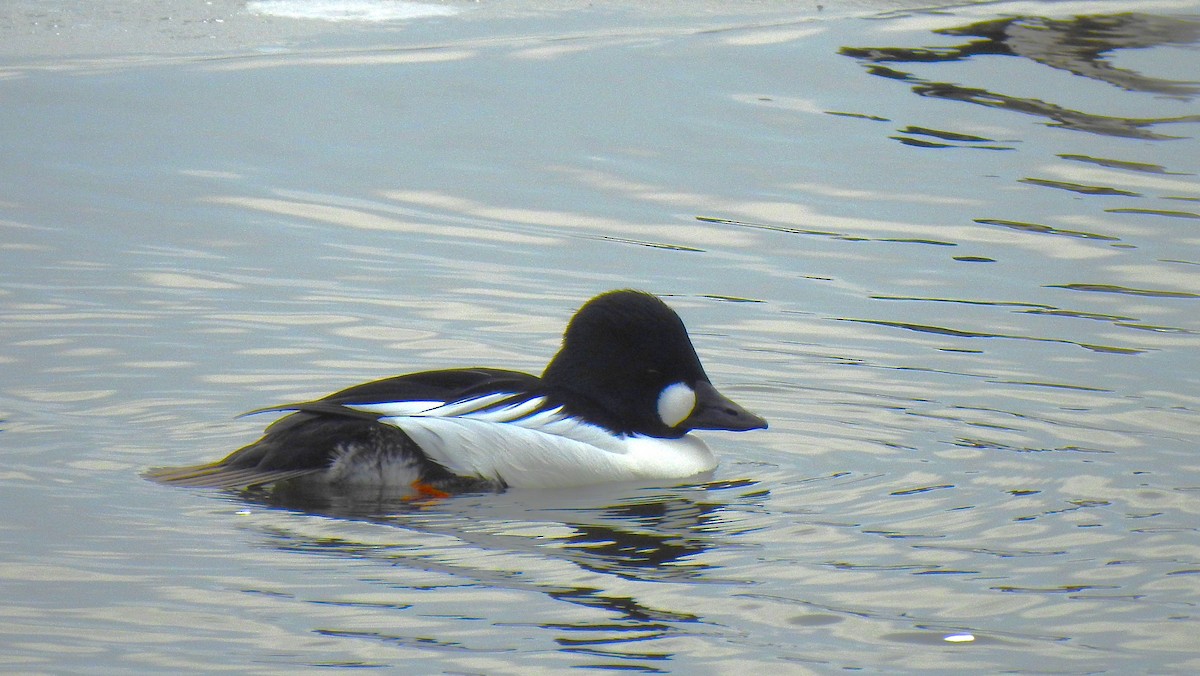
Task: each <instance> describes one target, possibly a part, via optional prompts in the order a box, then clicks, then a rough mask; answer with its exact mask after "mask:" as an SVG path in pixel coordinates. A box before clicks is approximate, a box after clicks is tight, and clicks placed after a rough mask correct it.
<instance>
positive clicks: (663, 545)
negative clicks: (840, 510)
mask: <svg viewBox="0 0 1200 676" xmlns="http://www.w3.org/2000/svg"><path fill="white" fill-rule="evenodd" d="M613 493H616V494H618V495H625V496H628V497H624V498H621V499H619V500H617V501H613V502H607V503H606V502H603V501H612V500H613V497H612V495H613ZM768 497H769V495H768V493H767V492H766V491H765V490H763V489H761V488H757V487H755V485H754V482H751V481H744V480H740V481H726V482H713V483H708V484H702V485H695V486H683V487H679V488H675V489H649V488H647V489H641V490H638V489H636V488H634V487H629V486H622V487H616V488H615V489H614V488H612V487H602V488H601V487H597V488H588V489H582V490H580V491H572V492H565V491H548V492H541V493H538V492H534V493H533V494H525V495H521V494H519V493H515V492H510V493H508V494H495V495H487V496H480V497H478V498H475V497H473V496H470V495H465V496H459V497H457V498H455V499H453V500H446V501H425V502H412V501H386V500H378V501H372V500H364V499H363V496H361V495H340V496H325V498H324V500H322V501H321V504H320V505H317V504H314V501H313V500H314V498H313V496H312V495H311V494H310V493H306V494H299V495H298V494H289V493H288V492H287V491H271V490H269V489H259V490H256V491H251V492H247V493H243V494H241V495H238V496H236V499H237V500H239V501H242V502H245V503H246V504H247V505H249V506H251V507H253V506H256V505H264V506H270V507H271V508H284V509H289V510H300V511H301V512H302V513H304V514H311V515H321V516H326V517H333V518H336V519H339V520H341V521H339V523H342V524H358V526H357V527H356V528H352V529H348V528H341V527H339V528H336V529H334V528H331V527H330V525H329V523H328V522H313V521H311V520H308V519H305V520H290V521H289V520H286V519H279V518H276V517H275V516H274V515H272V514H271V513H269V512H268V513H265V514H264V515H262V516H261V517H260V519H261V524H262V525H260V526H255V527H254V528H255V529H256V530H260V531H261V537H262V538H263V539H264V540H265V541H266V542H267V543H269V545H270V546H271V547H273V548H275V549H277V550H279V551H281V552H300V553H306V554H312V555H319V556H323V557H334V558H336V559H345V560H354V561H358V562H364V563H367V564H369V566H370V569H371V570H373V571H377V572H375V573H370V574H369V575H370V577H375V576H376V575H377V574H379V572H382V571H385V570H386V571H389V572H388V573H387V575H386V579H385V578H380V579H379V581H380V582H383V583H385V584H386V585H387V586H388V587H389V588H390V589H391V590H392V593H393V595H394V596H393V598H405V596H406V594H408V593H416V594H419V592H420V591H421V589H423V588H424V585H426V584H428V582H427V580H425V577H424V575H427V574H429V573H434V574H436V575H438V576H439V577H443V578H446V581H443V582H441V583H439V585H438V586H446V585H448V584H449V585H453V586H459V585H464V586H478V587H480V588H481V589H487V590H492V591H498V590H512V591H515V592H519V593H537V594H540V595H544V597H545V599H547V600H549V601H554V602H565V603H568V604H572V605H575V606H578V607H580V608H582V609H586V610H587V611H588V612H589V619H577V620H573V621H568V620H567V619H566V618H564V617H562V616H561V615H560V614H556V615H555V616H554V617H555V619H554V620H553V621H549V622H543V623H540V624H538V626H539V627H540V629H542V630H544V631H546V632H549V633H550V634H551V635H552V636H554V639H553V640H554V641H555V643H557V644H558V645H559V646H560V647H561V649H562V650H563V651H564V652H568V653H573V654H579V655H583V656H588V657H591V658H603V659H604V660H609V661H610V662H609V663H608V665H609V666H612V667H617V666H621V667H622V668H641V669H644V668H647V667H648V664H641V663H643V662H645V661H646V660H649V661H650V662H649V664H653V663H654V662H657V661H662V660H670V659H671V658H672V656H673V655H672V652H671V651H670V650H664V649H661V648H654V649H650V650H639V649H638V648H637V646H639V645H644V644H645V642H647V641H651V640H657V639H668V638H672V637H675V636H686V635H688V634H691V633H693V632H695V631H698V628H697V627H695V626H694V625H696V624H697V623H700V624H704V621H703V620H702V618H700V617H699V616H697V615H694V614H692V613H689V612H680V611H674V610H671V609H670V608H669V607H656V605H655V604H654V603H653V602H651V601H646V600H641V599H640V598H639V597H640V596H642V595H640V594H636V593H632V592H625V593H621V592H617V591H616V590H615V589H614V581H615V580H623V581H625V583H626V584H630V585H635V586H641V585H643V584H645V583H658V584H662V583H668V584H671V585H675V586H686V585H695V584H706V583H707V584H713V583H724V584H728V583H729V581H728V580H724V579H723V578H722V572H721V568H720V566H717V565H714V564H713V563H710V562H708V559H709V557H710V554H711V553H712V552H713V551H714V550H717V549H726V548H729V547H733V546H734V543H735V542H736V539H737V537H738V536H739V535H740V534H743V533H744V532H745V529H746V526H745V525H744V524H740V523H739V521H740V519H739V518H738V517H737V514H736V512H730V513H727V512H729V510H730V509H731V507H732V508H734V509H745V508H747V507H752V508H759V507H761V505H762V502H763V501H764V500H766V499H767V498H768ZM544 505H553V507H547V506H544ZM243 511H244V512H245V513H247V514H249V513H250V510H243ZM311 526H315V527H313V528H310V527H311ZM331 533H337V534H336V535H333V534H331ZM354 533H358V534H360V535H361V536H362V537H361V538H359V539H353V538H351V537H347V536H348V535H351V534H354ZM405 571H412V572H414V573H415V574H417V579H418V580H421V583H420V584H416V585H415V586H414V585H413V583H412V582H410V581H406V580H405ZM589 579H591V580H593V582H594V584H590V585H589V584H580V582H583V581H586V580H589ZM450 581H452V582H450ZM617 586H619V585H617ZM253 593H259V594H273V593H275V592H273V591H272V590H271V589H269V588H263V589H258V590H254V591H253ZM309 601H310V602H311V603H316V604H321V605H334V606H338V607H342V608H358V609H368V610H370V611H372V613H373V614H375V615H382V614H388V613H395V614H396V618H395V620H394V621H389V622H387V623H386V624H387V625H388V628H386V629H378V630H376V629H369V630H368V629H362V628H355V627H354V626H346V627H342V626H338V625H337V624H336V623H329V624H326V625H324V626H322V628H321V629H319V630H318V632H319V633H320V634H322V635H325V636H334V637H341V638H355V639H360V640H362V639H365V640H370V641H376V642H380V643H382V644H389V645H425V646H440V647H442V648H447V649H460V650H470V648H468V647H467V646H466V645H465V644H463V643H461V642H455V641H451V642H446V641H442V640H439V639H437V638H435V637H434V635H430V634H421V633H417V634H406V633H403V632H404V631H412V630H413V629H415V628H414V627H412V626H410V623H406V622H402V621H401V620H403V619H404V618H405V617H407V613H409V612H410V611H411V610H412V608H413V606H412V605H411V604H407V603H398V602H396V601H389V602H386V603H380V602H378V601H373V600H372V601H359V600H355V599H352V598H338V599H326V598H315V597H313V596H312V595H311V594H310V595H309ZM593 613H599V616H598V617H597V616H594V615H593ZM517 614H518V616H519V615H520V613H519V612H518V613H517ZM470 618H471V614H470V613H466V614H465V615H463V616H460V617H456V618H455V619H458V620H468V619H470ZM521 622H522V623H535V620H534V619H533V618H532V617H529V618H523V619H522V620H521Z"/></svg>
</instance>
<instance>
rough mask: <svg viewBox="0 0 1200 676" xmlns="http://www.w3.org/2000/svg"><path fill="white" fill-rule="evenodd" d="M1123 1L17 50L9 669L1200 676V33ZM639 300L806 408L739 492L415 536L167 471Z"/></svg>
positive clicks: (511, 500)
mask: <svg viewBox="0 0 1200 676" xmlns="http://www.w3.org/2000/svg"><path fill="white" fill-rule="evenodd" d="M1182 2H1184V4H1186V0H1182ZM1160 4H1161V5H1162V6H1164V7H1165V6H1166V4H1168V2H1167V0H1164V2H1162V3H1160ZM1169 4H1171V5H1179V4H1180V2H1176V1H1175V0H1169ZM485 9H486V8H485ZM1041 10H1045V11H1047V12H1049V11H1052V10H1053V11H1054V12H1056V14H1055V16H1053V17H1050V16H1046V17H1043V16H1039V15H1038V14H1039V12H1040V11H1041ZM480 11H484V10H480ZM555 11H557V10H555ZM1068 11H1070V12H1073V13H1074V14H1075V15H1074V16H1072V15H1065V14H1063V13H1064V12H1068ZM1106 11H1107V9H1106V5H1105V4H1103V3H1084V4H1074V3H1073V4H1063V3H1021V4H1016V5H991V4H989V5H986V6H984V5H979V6H975V7H969V6H967V7H956V8H954V9H951V10H945V11H940V12H935V13H931V12H908V13H903V14H901V13H891V14H888V15H885V16H881V17H873V18H862V19H859V18H855V17H849V16H833V15H832V12H829V13H828V14H826V15H823V16H822V17H819V18H815V19H801V20H797V18H796V17H795V16H794V15H786V16H775V15H772V16H771V17H770V20H762V17H757V18H746V17H738V18H737V19H703V20H701V19H692V18H689V19H686V20H684V19H672V20H666V19H664V20H662V21H663V23H662V24H661V25H660V24H656V23H653V22H650V23H649V24H647V23H645V22H638V23H637V25H636V26H633V25H632V24H631V25H630V26H625V25H623V24H622V25H616V24H620V23H621V21H622V20H623V19H622V18H621V16H619V14H620V13H619V12H616V13H613V12H609V11H608V10H606V11H605V12H603V13H602V14H603V16H602V17H601V15H600V14H593V13H591V11H590V10H589V11H582V10H581V11H579V12H573V13H570V16H567V15H566V13H564V14H563V15H561V16H560V15H557V14H555V13H554V11H549V12H548V13H547V12H544V13H543V14H542V15H541V18H539V19H538V20H537V21H545V22H546V23H545V24H541V23H537V21H534V24H536V26H535V28H536V30H535V29H534V28H531V25H533V24H531V23H530V21H532V20H531V19H529V18H528V17H523V18H522V19H521V20H520V21H516V20H514V21H513V22H511V23H505V22H497V21H495V20H494V19H493V20H490V21H491V22H489V21H488V20H480V21H475V19H473V18H472V17H475V16H476V12H475V11H474V10H472V11H471V12H467V11H464V12H462V13H461V14H460V15H456V16H455V17H452V18H446V19H440V20H438V23H436V24H428V25H426V24H421V23H419V22H413V23H408V24H405V25H404V26H403V27H402V28H400V27H391V28H389V29H387V30H379V31H376V32H371V33H370V34H369V35H370V37H369V38H368V37H364V36H365V35H367V34H363V35H357V34H352V33H339V34H338V36H337V37H336V39H334V38H331V39H330V40H329V42H328V43H322V44H319V45H312V46H303V45H299V44H290V43H289V44H288V45H286V46H280V45H275V46H267V47H264V48H263V49H262V50H261V51H252V52H247V53H239V54H232V55H227V54H219V55H215V56H214V57H213V58H207V57H206V58H200V59H195V60H191V59H183V60H160V61H154V60H153V59H150V60H146V61H139V62H137V63H131V62H129V61H127V60H125V59H109V60H107V61H105V62H103V63H98V62H97V63H92V64H91V65H81V62H70V63H57V62H56V63H43V64H41V65H38V64H33V65H29V64H16V65H14V66H12V68H11V69H10V70H6V71H5V77H3V78H0V89H3V93H4V94H6V98H5V100H6V101H7V102H9V105H6V106H3V107H0V129H4V130H5V131H4V132H3V133H0V150H3V151H4V157H6V158H8V159H9V160H10V161H9V162H7V163H3V162H0V232H3V234H4V237H3V238H0V257H3V260H2V261H0V280H2V281H3V284H0V343H3V345H4V347H3V349H0V365H2V366H3V368H2V369H0V445H2V446H3V452H4V459H5V465H4V467H3V469H0V508H3V512H4V513H5V514H6V515H7V516H6V517H5V518H4V520H3V521H2V527H0V549H2V550H3V552H4V553H3V555H0V583H2V585H3V587H4V590H5V604H4V605H3V607H2V608H0V643H2V644H3V645H4V646H5V653H6V659H9V660H11V664H13V665H15V666H14V668H18V669H24V670H27V671H44V672H63V671H79V672H85V671H96V670H97V669H109V670H117V671H158V672H176V671H181V670H186V669H188V668H193V667H194V665H197V664H201V665H204V666H205V668H211V669H212V670H218V669H225V670H238V671H244V670H246V669H250V670H257V671H261V672H282V671H295V670H298V669H299V670H312V669H313V668H328V667H334V668H361V667H377V668H383V669H389V670H396V669H400V670H404V671H409V672H413V673H442V672H470V673H515V672H520V673H527V672H530V671H565V670H569V669H573V668H593V669H594V668H603V669H613V670H616V669H620V670H626V671H645V672H676V673H707V672H721V673H724V672H734V671H739V670H748V669H753V670H756V671H767V670H772V671H778V670H780V669H783V670H786V671H789V672H790V671H798V672H806V671H807V672H816V673H824V672H830V671H835V670H867V671H879V670H900V671H905V672H919V671H933V672H949V671H953V672H964V673H967V672H970V673H976V672H978V673H993V672H1013V671H1017V672H1022V671H1024V672H1040V671H1054V672H1056V673H1058V672H1061V673H1099V672H1106V671H1107V672H1111V673H1123V672H1138V671H1147V670H1148V671H1162V672H1181V673H1183V672H1194V671H1198V670H1200V660H1198V659H1197V657H1196V652H1195V648H1194V636H1193V635H1194V633H1195V631H1194V628H1195V622H1196V616H1197V612H1196V608H1197V607H1200V595H1198V593H1197V585H1196V580H1197V578H1196V575H1197V571H1200V545H1198V544H1197V542H1198V541H1197V533H1198V528H1197V524H1198V523H1200V490H1198V487H1200V466H1198V465H1197V462H1196V453H1195V450H1196V448H1197V446H1198V445H1200V397H1198V396H1197V394H1196V393H1197V392H1198V391H1200V379H1198V376H1197V375H1196V374H1197V373H1200V363H1197V359H1198V358H1200V342H1198V340H1197V336H1198V335H1200V323H1198V322H1197V313H1196V306H1197V302H1198V301H1200V256H1198V255H1197V253H1196V252H1197V250H1198V249H1197V237H1196V234H1195V228H1194V225H1195V223H1196V221H1197V218H1200V210H1198V209H1197V208H1196V206H1197V204H1200V183H1198V182H1197V180H1196V176H1197V174H1198V173H1200V166H1198V165H1197V158H1200V150H1198V148H1197V141H1196V139H1195V135H1196V133H1195V132H1196V129H1197V125H1196V124H1195V121H1196V118H1197V112H1198V111H1197V108H1196V106H1197V101H1198V100H1200V96H1198V95H1197V94H1198V93H1200V92H1198V91H1197V84H1196V83H1195V82H1194V81H1193V80H1195V79H1197V77H1196V75H1195V74H1194V73H1195V72H1197V69H1196V68H1193V67H1191V65H1190V64H1186V63H1183V62H1185V61H1187V60H1188V59H1189V58H1191V57H1194V55H1195V54H1196V53H1197V51H1196V49H1197V42H1196V39H1197V22H1196V21H1195V19H1194V15H1195V14H1196V11H1195V8H1194V7H1190V8H1189V7H1184V8H1183V9H1179V10H1178V11H1179V12H1180V13H1181V14H1182V13H1184V12H1185V11H1186V12H1190V14H1189V16H1186V17H1176V16H1171V15H1168V14H1165V13H1163V12H1165V11H1177V10H1175V9H1170V8H1168V9H1164V10H1162V11H1159V10H1156V9H1155V8H1154V7H1153V6H1151V5H1150V4H1149V3H1147V4H1145V5H1139V9H1138V12H1137V13H1122V14H1106V13H1105V12H1106ZM1156 12H1158V13H1156ZM245 16H248V17H252V18H250V19H247V20H251V21H265V19H263V18H262V17H261V16H260V15H257V14H254V15H251V14H248V13H247V14H246V15H245ZM639 16H640V15H639ZM277 20H282V19H277ZM485 24H486V25H485ZM505 31H511V32H512V34H511V35H509V34H508V33H505ZM500 33H503V34H504V35H503V36H502V37H500V38H497V34H500ZM376 41H378V42H376ZM863 45H882V46H880V47H864V46H863ZM847 55H849V56H851V57H853V58H846V56H847ZM1013 57H1019V58H1013ZM1192 60H1193V61H1194V58H1192ZM797 64H800V67H797ZM864 65H865V67H866V68H867V71H868V72H864V70H863V67H864ZM869 73H874V74H877V75H882V76H884V77H872V76H870V74H869ZM612 82H619V83H620V86H619V87H608V86H598V84H597V83H612ZM914 94H916V95H914ZM298 102H302V103H298ZM630 102H634V103H635V105H631V104H630ZM972 103H973V104H977V105H968V104H972ZM1013 113H1019V114H1015V115H1014V114H1013ZM1047 123H1048V124H1047ZM47 130H53V132H54V133H47ZM1171 137H1175V138H1171ZM623 285H629V286H640V287H644V288H647V289H649V290H651V291H655V292H657V293H661V294H663V295H665V296H668V297H669V299H670V301H671V304H672V306H673V307H676V308H677V309H678V310H679V311H680V314H681V315H682V316H683V317H684V319H685V321H686V322H687V323H688V325H689V327H690V328H691V329H692V332H693V339H694V341H695V343H696V345H697V349H698V350H699V352H700V353H701V355H702V357H703V359H704V361H705V364H706V366H707V367H708V368H709V374H710V375H711V376H712V377H713V380H714V382H717V383H719V384H720V385H721V387H722V389H723V390H729V391H730V392H731V394H733V395H734V397H735V398H736V399H738V400H745V401H747V402H748V403H749V404H752V405H753V407H754V408H755V409H756V410H758V409H761V410H762V411H763V412H764V413H765V414H767V415H768V416H769V417H770V419H771V420H772V430H771V431H770V433H769V434H765V435H762V436H761V437H756V438H754V439H753V440H750V439H739V438H734V437H732V436H731V435H720V434H713V435H710V436H709V437H708V438H707V440H708V442H709V444H710V446H712V447H713V449H714V451H716V452H717V453H718V455H719V456H720V458H721V462H722V464H721V466H720V467H719V468H718V469H717V470H716V472H715V473H714V476H713V477H711V478H704V479H697V480H696V481H703V483H698V484H694V485H683V486H668V487H662V486H628V485H619V486H603V487H594V488H589V489H580V490H572V491H508V492H505V493H500V494H487V495H462V496H456V497H454V498H452V499H448V500H439V501H425V502H421V501H409V502H405V501H394V500H390V499H386V498H385V499H372V498H371V497H369V496H363V495H353V496H348V495H342V494H330V495H314V494H311V493H306V494H302V495H297V494H295V493H289V492H288V491H287V490H286V487H282V488H280V489H277V490H257V491H251V492H247V493H244V494H232V495H231V494H222V493H210V492H204V491H196V492H190V491H185V490H181V491H172V490H164V489H162V488H161V487H159V486H157V485H154V484H150V483H147V482H144V481H141V480H140V479H139V478H138V473H139V471H140V470H143V469H145V468H146V467H150V466H162V465H183V464H188V463H189V462H200V461H203V460H204V459H208V458H212V457H216V456H218V455H220V454H221V452H222V451H227V450H229V449H231V448H235V447H237V446H239V445H241V444H243V443H246V442H248V441H250V440H252V439H253V438H254V437H256V436H257V435H258V434H259V433H260V432H261V423H260V422H257V421H246V420H239V419H236V418H234V417H233V416H235V415H236V414H237V413H238V412H240V411H245V410H249V409H253V408H256V407H258V406H262V405H265V404H269V403H272V402H277V401H294V400H303V399H308V398H312V397H314V396H320V395H322V394H324V393H326V392H329V391H333V390H335V389H337V388H338V387H339V386H345V385H349V384H352V383H355V382H362V381H365V380H368V379H372V378H379V377H385V376H388V375H392V374H396V373H403V372H412V371H419V370H425V369H431V368H441V367H451V366H468V365H474V364H478V365H487V366H497V367H507V368H515V369H519V370H524V371H536V370H537V369H538V368H539V367H540V366H541V365H543V364H544V363H545V361H546V359H547V358H548V357H549V355H551V354H552V353H553V351H554V350H555V349H556V347H557V342H558V338H559V335H560V333H559V332H560V331H561V320H562V319H561V318H562V317H563V316H566V315H567V314H569V313H570V311H572V310H573V309H574V308H575V306H577V304H578V303H579V302H580V300H581V299H584V298H587V297H589V296H590V295H592V294H593V293H594V292H595V291H597V290H600V289H607V288H615V287H617V286H623Z"/></svg>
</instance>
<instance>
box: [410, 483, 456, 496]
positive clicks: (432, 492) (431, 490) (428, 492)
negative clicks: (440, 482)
mask: <svg viewBox="0 0 1200 676" xmlns="http://www.w3.org/2000/svg"><path fill="white" fill-rule="evenodd" d="M412 487H413V490H414V491H416V492H417V494H416V495H415V496H413V497H412V499H413V500H421V499H433V500H440V499H442V498H448V497H450V494H449V493H447V492H446V491H443V490H442V489H440V488H435V487H433V486H431V485H429V484H427V483H425V482H424V481H421V480H420V479H418V480H416V481H414V482H412Z"/></svg>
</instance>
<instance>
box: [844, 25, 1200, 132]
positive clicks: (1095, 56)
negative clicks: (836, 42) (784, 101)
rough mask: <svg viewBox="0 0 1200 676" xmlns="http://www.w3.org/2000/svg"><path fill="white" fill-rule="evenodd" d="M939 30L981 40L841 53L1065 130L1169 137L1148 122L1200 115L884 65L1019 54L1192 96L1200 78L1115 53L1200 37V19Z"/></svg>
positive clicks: (886, 73) (943, 92)
mask: <svg viewBox="0 0 1200 676" xmlns="http://www.w3.org/2000/svg"><path fill="white" fill-rule="evenodd" d="M935 32H936V33H938V34H941V35H950V36H964V37H977V38H979V39H978V40H971V41H969V42H966V43H964V44H961V45H957V46H953V47H936V48H933V47H926V48H901V47H843V48H842V49H841V53H842V54H844V55H846V56H851V57H854V58H856V59H859V60H861V61H863V62H865V63H868V64H870V68H869V70H870V72H871V73H872V74H874V75H878V76H881V77H886V78H892V79H897V80H902V81H905V82H910V83H912V85H913V91H914V92H916V93H917V94H919V95H921V96H928V97H932V98H940V99H949V100H955V101H964V102H967V103H974V104H977V105H981V106H988V107H993V108H1001V109H1005V110H1010V111H1013V112H1018V113H1024V114H1028V115H1036V116H1039V117H1044V118H1047V119H1049V120H1052V126H1059V127H1064V128H1067V129H1074V130H1078V131H1086V132H1091V133H1095V134H1104V135H1108V136H1118V137H1127V138H1140V139H1168V138H1177V137H1175V136H1170V135H1167V134H1164V133H1161V132H1157V131H1152V130H1151V129H1150V128H1151V127H1153V126H1155V125H1159V124H1164V123H1178V122H1197V121H1200V115H1185V116H1178V117H1168V118H1126V117H1111V116H1105V115H1097V114H1094V113H1089V112H1084V111H1080V110H1072V109H1069V108H1066V107H1063V106H1060V105H1056V104H1054V103H1050V102H1047V101H1043V100H1040V99H1033V98H1024V97H1019V96H1011V95H1007V94H1002V93H998V92H993V91H989V90H987V89H982V88H976V87H967V86H964V85H961V84H957V83H952V82H935V81H931V80H927V79H924V78H921V77H918V76H916V75H914V74H913V73H910V72H905V71H902V70H897V69H896V68H894V67H891V66H887V65H883V64H903V63H936V62H945V61H964V60H967V59H972V58H975V57H980V56H1016V57H1021V58H1025V59H1029V60H1031V61H1034V62H1037V63H1040V64H1043V65H1046V66H1049V67H1051V68H1055V69H1059V70H1064V71H1067V72H1070V73H1073V74H1075V75H1080V76H1083V77H1087V78H1091V79H1094V80H1097V81H1100V82H1106V83H1108V84H1111V85H1113V86H1116V87H1120V88H1121V89H1124V90H1127V91H1133V92H1145V93H1151V94H1161V95H1166V96H1172V97H1177V98H1180V99H1185V100H1187V99H1191V98H1193V97H1195V96H1196V95H1197V94H1200V84H1198V83H1196V82H1177V81H1174V80H1165V79H1161V78H1155V77H1149V76H1146V75H1142V74H1140V73H1137V72H1135V71H1132V70H1128V69H1124V68H1117V67H1115V66H1114V65H1113V64H1112V61H1111V54H1112V53H1113V52H1116V51H1118V50H1123V49H1143V48H1147V47H1158V46H1171V45H1192V44H1195V43H1196V42H1198V41H1200V21H1195V20H1192V19H1188V18H1177V17H1163V16H1154V15H1149V14H1137V13H1127V14H1116V15H1101V16H1078V17H1074V18H1071V19H1049V18H1043V17H1013V18H1005V19H996V20H991V21H982V22H979V23H974V24H970V25H968V26H963V27H961V28H947V29H941V30H938V31H935ZM901 140H902V141H903V142H905V143H909V144H914V145H917V144H920V145H931V144H928V143H926V142H922V141H918V140H913V139H911V138H910V137H904V138H902V139H901ZM956 140H964V139H956ZM965 140H971V141H975V140H990V139H965Z"/></svg>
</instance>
